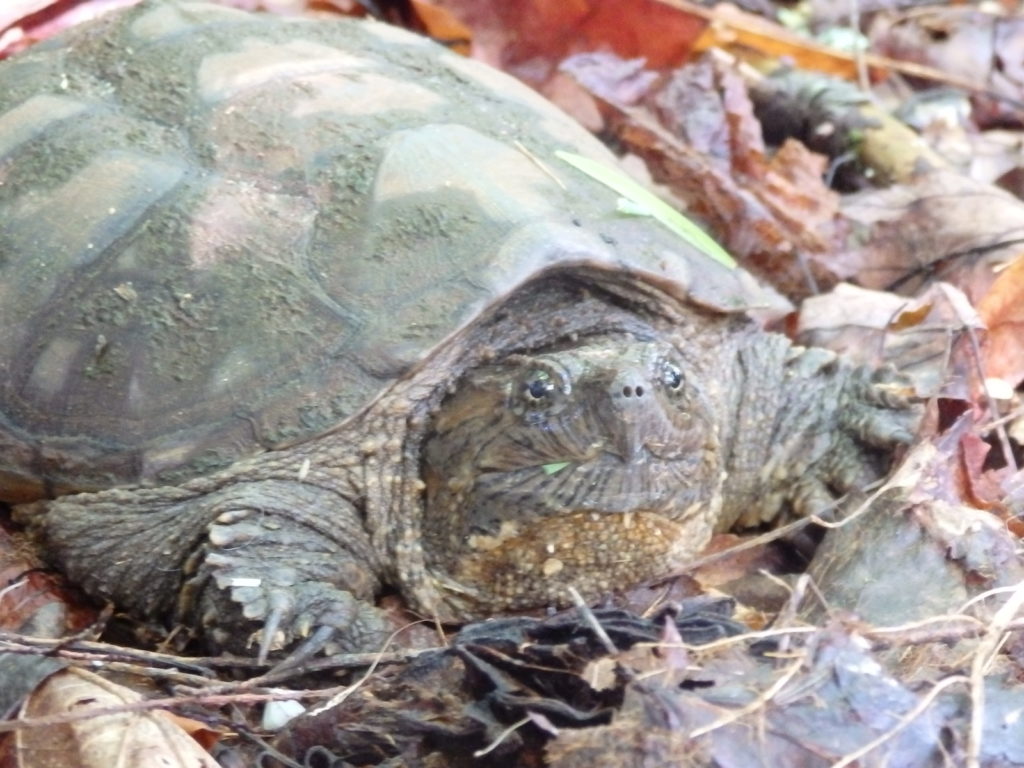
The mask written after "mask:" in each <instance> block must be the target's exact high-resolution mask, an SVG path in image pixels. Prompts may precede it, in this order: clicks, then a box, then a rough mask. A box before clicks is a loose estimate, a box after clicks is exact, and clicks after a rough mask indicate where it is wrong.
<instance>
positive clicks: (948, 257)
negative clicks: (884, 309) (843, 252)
mask: <svg viewBox="0 0 1024 768" xmlns="http://www.w3.org/2000/svg"><path fill="white" fill-rule="evenodd" d="M842 211H843V213H844V214H845V216H846V217H847V219H848V220H849V221H850V222H851V224H852V225H853V226H854V228H855V230H856V234H857V237H858V238H860V239H861V240H862V242H863V245H862V246H861V247H860V248H859V249H858V251H857V253H856V259H857V261H858V262H859V266H858V267H857V268H856V279H857V282H858V283H860V284H861V285H863V286H865V287H867V288H878V289H881V290H889V291H896V292H898V293H903V294H914V293H916V292H919V291H920V290H921V289H922V288H923V287H924V286H925V285H927V284H929V283H931V282H934V281H938V280H941V281H944V282H947V283H952V284H953V285H956V286H957V287H958V288H959V289H960V290H962V291H963V292H964V293H965V294H966V295H967V297H968V299H969V300H970V301H971V303H974V304H977V302H979V301H980V300H981V299H982V298H983V297H984V296H985V295H987V294H988V292H989V290H990V289H991V287H992V284H993V283H994V282H995V280H996V277H997V275H998V270H999V269H1002V268H1005V266H1006V265H1007V264H1009V263H1010V262H1011V261H1012V260H1013V259H1015V258H1016V257H1017V256H1018V255H1019V254H1020V252H1021V243H1022V242H1024V201H1022V200H1020V199H1018V198H1016V197H1014V196H1013V195H1011V194H1009V193H1007V192H1005V191H1003V190H1001V189H997V188H996V187H993V186H991V185H988V184H980V183H978V182H976V181H974V180H972V179H969V178H967V177H965V176H963V175H961V174H959V173H956V172H953V171H948V170H935V171H932V172H930V173H926V174H922V175H921V176H919V177H918V178H916V179H915V180H914V181H913V182H911V183H907V184H897V185H894V186H891V187H889V188H887V189H881V190H871V191H867V192H861V193H857V194H853V195H847V196H845V197H844V198H843V201H842Z"/></svg>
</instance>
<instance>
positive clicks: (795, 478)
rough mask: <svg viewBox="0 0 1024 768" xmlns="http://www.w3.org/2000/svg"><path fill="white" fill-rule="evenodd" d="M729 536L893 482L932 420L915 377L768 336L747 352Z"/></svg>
mask: <svg viewBox="0 0 1024 768" xmlns="http://www.w3.org/2000/svg"><path fill="white" fill-rule="evenodd" d="M732 384H733V386H732V387H731V389H730V392H731V393H733V394H732V396H731V399H729V400H728V408H729V411H730V413H729V417H728V418H727V419H726V423H727V424H728V425H729V428H728V430H727V431H728V435H729V437H728V442H727V446H728V447H727V451H726V454H727V459H726V467H727V471H728V473H729V480H728V482H727V492H726V497H725V499H724V504H723V518H722V521H721V525H720V526H719V528H720V530H724V529H727V528H730V527H732V526H734V525H737V524H738V525H741V526H752V525H757V524H759V523H761V522H764V521H768V520H771V519H773V518H774V517H776V516H777V515H779V514H780V513H783V512H787V511H788V512H792V513H794V514H797V515H810V514H816V513H820V512H824V511H826V510H827V509H829V508H831V507H833V506H834V504H835V501H836V499H838V498H839V497H840V496H842V495H843V494H844V493H846V492H848V491H851V490H854V489H858V488H863V487H865V486H867V485H869V484H870V483H872V482H873V481H875V480H877V479H879V478H881V477H883V476H884V475H885V474H887V473H888V471H889V469H890V466H891V463H892V458H893V454H894V452H895V451H896V450H897V449H898V448H899V447H900V446H903V445H906V444H907V443H909V442H910V441H911V440H912V439H913V436H914V433H915V432H916V431H917V429H918V426H919V425H920V421H921V418H922V415H923V412H924V408H923V406H922V404H921V399H920V398H919V397H917V396H916V394H915V392H914V390H913V387H912V385H911V384H910V382H909V380H908V379H906V377H904V376H901V375H900V374H898V373H897V372H896V371H894V370H893V369H891V368H880V369H873V368H869V367H867V366H856V365H854V364H852V363H850V362H849V361H848V360H846V359H844V358H842V357H840V356H839V355H837V354H835V353H834V352H830V351H828V350H825V349H820V348H815V347H809V348H804V347H795V346H791V345H790V343H789V341H788V340H786V339H785V338H784V337H782V336H774V335H769V336H764V337H760V338H758V339H757V341H756V342H755V343H751V344H749V345H748V346H746V347H743V348H741V349H740V350H739V351H738V354H737V357H736V365H735V369H734V379H733V382H732Z"/></svg>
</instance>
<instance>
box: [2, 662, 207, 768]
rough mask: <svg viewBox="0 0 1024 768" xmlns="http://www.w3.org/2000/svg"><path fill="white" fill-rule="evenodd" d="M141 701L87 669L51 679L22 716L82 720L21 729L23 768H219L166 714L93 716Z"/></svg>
mask: <svg viewBox="0 0 1024 768" xmlns="http://www.w3.org/2000/svg"><path fill="white" fill-rule="evenodd" d="M141 701H142V696H140V695H139V694H138V693H136V692H135V691H133V690H131V689H129V688H125V687H124V686H121V685H117V684H116V683H112V682H110V681H108V680H105V679H104V678H102V677H100V676H99V675H95V674H93V673H92V672H88V671H86V670H82V669H76V668H69V669H64V670H61V671H59V672H57V673H55V674H53V675H51V676H50V677H49V678H47V680H46V681H45V682H44V683H43V684H42V685H40V686H39V687H38V688H37V689H36V690H35V691H34V692H33V693H32V694H31V695H30V696H29V698H28V700H27V701H26V702H25V704H24V706H23V707H22V709H21V712H20V714H19V717H20V718H21V719H26V720H29V719H35V718H42V717H52V716H63V715H75V716H81V717H80V718H78V717H76V718H75V719H73V720H71V722H65V723H59V724H53V725H48V726H46V727H45V728H43V727H28V728H22V729H20V730H19V731H18V732H17V733H18V736H17V748H18V754H19V759H20V766H19V768H174V767H175V766H180V768H217V762H216V761H215V760H214V759H213V758H212V757H211V756H210V755H209V754H208V753H207V752H206V751H205V750H203V749H202V748H201V747H200V746H199V745H198V744H197V743H196V742H195V741H194V740H193V739H192V738H191V737H189V736H188V734H186V733H185V731H183V730H182V729H181V728H180V727H179V726H178V725H177V724H175V723H174V722H173V721H172V720H171V719H170V718H169V717H167V716H165V714H164V713H161V712H156V711H148V710H138V711H134V712H131V711H130V712H118V713H114V714H95V715H93V714H90V712H91V711H92V710H102V709H108V708H114V707H126V706H131V705H132V704H137V703H138V702H141Z"/></svg>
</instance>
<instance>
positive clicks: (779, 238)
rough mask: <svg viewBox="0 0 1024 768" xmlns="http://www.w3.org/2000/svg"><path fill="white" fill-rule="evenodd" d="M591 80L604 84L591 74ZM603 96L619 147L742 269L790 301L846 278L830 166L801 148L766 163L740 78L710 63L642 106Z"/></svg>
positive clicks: (672, 81) (677, 76) (674, 80)
mask: <svg viewBox="0 0 1024 768" xmlns="http://www.w3.org/2000/svg"><path fill="white" fill-rule="evenodd" d="M591 60H592V61H593V59H591ZM611 60H612V59H611V57H608V56H606V57H604V58H603V59H601V61H602V62H605V63H607V62H609V61H611ZM577 61H578V60H577ZM606 65H607V64H606ZM636 76H637V75H636V73H635V72H631V77H634V78H635V77H636ZM612 79H614V77H613V78H612ZM584 81H585V82H584V84H587V83H590V82H595V81H597V82H599V80H598V78H597V76H596V73H595V72H594V70H593V68H590V69H589V70H588V71H587V72H586V73H585V77H584ZM601 90H602V91H603V94H604V95H603V97H601V98H600V101H601V102H602V103H603V104H604V105H605V108H606V118H607V121H608V124H609V127H610V130H611V132H612V133H614V134H615V136H616V137H617V138H618V139H619V141H620V143H621V144H622V145H623V146H624V147H625V148H626V149H627V150H628V151H630V152H632V153H633V154H636V155H637V156H639V157H641V158H643V159H644V160H645V161H646V163H647V165H648V167H649V168H650V171H651V175H652V177H653V178H654V180H655V181H656V182H658V183H661V184H663V185H665V186H666V187H667V188H668V189H669V191H670V192H671V193H672V194H673V195H675V197H676V198H678V199H679V200H680V201H682V202H683V203H684V204H685V206H686V209H687V210H688V211H690V212H692V213H694V214H696V215H697V216H699V217H701V218H703V220H704V222H705V223H706V224H707V226H708V227H709V228H710V229H711V230H712V232H713V234H715V235H716V236H717V237H718V238H719V239H720V240H721V241H722V242H723V244H724V245H725V246H726V248H727V249H728V250H729V251H731V252H732V253H733V254H734V255H736V256H737V257H738V258H739V259H740V260H741V261H742V262H743V263H744V265H745V266H747V267H748V268H751V269H753V270H754V271H755V272H758V273H759V274H760V275H761V276H762V277H764V278H766V279H767V280H769V281H770V282H772V284H773V285H774V286H775V287H776V288H778V289H779V290H780V291H782V292H783V293H785V294H787V295H788V296H789V297H791V298H794V297H802V296H806V295H809V294H811V293H815V292H817V291H818V290H819V289H820V288H821V287H822V286H826V287H827V286H830V285H832V284H834V283H835V282H836V280H837V278H838V277H840V276H841V275H836V273H835V272H834V270H835V268H836V265H838V264H841V262H840V261H838V260H837V259H836V258H835V253H836V251H837V250H839V249H840V247H841V245H842V243H843V241H844V227H843V224H842V221H841V220H840V218H839V216H838V198H837V196H836V195H835V193H833V192H831V191H830V190H828V189H827V188H826V187H825V186H824V184H823V182H822V181H821V173H822V170H823V167H824V159H823V158H821V157H819V156H817V155H814V154H812V153H810V152H808V151H807V150H806V149H805V148H803V147H802V146H800V145H799V144H797V143H795V142H793V143H790V144H789V145H787V146H784V147H783V148H782V149H781V150H780V151H779V153H778V155H777V157H776V158H775V159H772V160H770V159H768V157H767V156H766V153H765V148H764V146H763V143H762V141H761V138H760V127H759V124H758V123H757V120H756V119H755V118H754V116H753V108H752V105H751V103H750V100H749V98H748V97H747V94H746V87H745V85H744V83H743V81H742V80H741V79H740V78H739V76H738V75H736V74H735V72H733V71H732V70H731V69H729V68H728V67H727V66H725V65H723V64H719V63H717V62H712V61H710V60H706V61H703V62H700V63H698V64H695V65H689V66H687V67H684V68H682V69H680V70H677V71H676V72H674V73H673V74H672V76H671V77H670V78H669V80H668V81H667V83H665V84H664V86H663V87H662V88H661V89H660V90H658V91H656V92H654V93H651V94H649V95H648V97H647V98H645V99H644V101H643V104H642V105H640V106H630V105H629V104H623V103H618V102H615V101H614V98H615V96H614V94H615V93H616V91H615V90H614V89H606V88H602V89H601Z"/></svg>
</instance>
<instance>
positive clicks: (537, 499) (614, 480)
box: [465, 451, 707, 532]
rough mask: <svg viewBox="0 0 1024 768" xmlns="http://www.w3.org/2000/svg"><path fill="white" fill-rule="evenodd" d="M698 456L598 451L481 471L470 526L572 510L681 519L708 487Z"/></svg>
mask: <svg viewBox="0 0 1024 768" xmlns="http://www.w3.org/2000/svg"><path fill="white" fill-rule="evenodd" d="M704 481H705V478H704V477H703V472H702V466H701V461H700V457H696V456H690V457H682V458H676V457H673V458H671V459H663V458H660V457H657V456H655V455H654V454H651V453H646V454H645V455H644V457H643V459H642V460H640V461H637V460H633V461H629V462H626V461H624V460H623V459H622V458H621V457H620V456H618V455H617V454H614V453H611V452H606V451H602V452H600V453H598V454H597V455H595V456H592V457H588V458H586V459H583V460H581V459H578V458H577V459H564V460H560V461H549V462H546V463H544V464H538V465H533V466H527V467H521V468H519V469H512V470H504V471H491V472H480V473H479V474H478V475H477V476H476V478H475V482H474V484H473V486H474V487H473V493H472V499H465V502H468V503H467V508H471V509H472V511H471V512H470V513H469V514H468V515H467V517H466V518H465V519H466V522H467V524H468V527H469V528H470V529H472V530H475V531H486V532H494V531H495V530H497V528H498V527H499V526H500V524H501V522H502V521H506V520H516V519H521V518H524V517H528V516H530V515H534V514H537V515H541V516H545V517H547V516H557V515H559V514H564V513H566V512H571V511H586V512H593V513H596V514H602V515H603V514H627V513H630V512H638V511H654V512H657V513H658V514H661V515H664V516H665V517H666V518H668V519H680V518H681V517H683V516H684V515H683V513H684V510H685V509H686V508H687V507H689V506H690V505H692V504H693V503H694V502H695V501H697V500H698V496H699V494H700V493H701V492H702V491H703V490H705V489H706V487H707V486H706V482H704Z"/></svg>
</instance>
